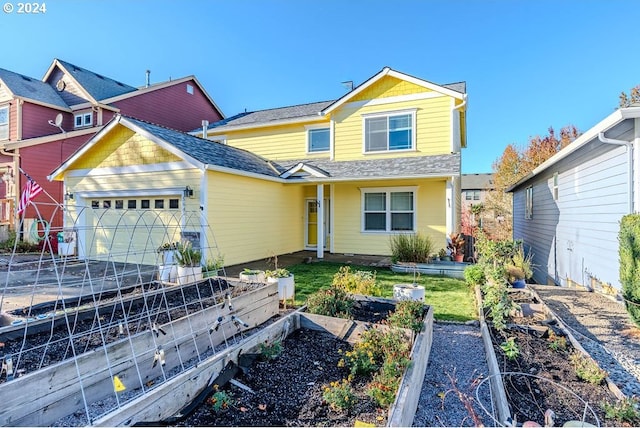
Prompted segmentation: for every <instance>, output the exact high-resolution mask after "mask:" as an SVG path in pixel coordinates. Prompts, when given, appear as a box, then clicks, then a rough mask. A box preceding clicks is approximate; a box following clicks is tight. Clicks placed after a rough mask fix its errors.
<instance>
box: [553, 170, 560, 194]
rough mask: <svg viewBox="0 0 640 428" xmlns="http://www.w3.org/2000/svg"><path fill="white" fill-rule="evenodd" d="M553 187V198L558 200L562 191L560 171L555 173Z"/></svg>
mask: <svg viewBox="0 0 640 428" xmlns="http://www.w3.org/2000/svg"><path fill="white" fill-rule="evenodd" d="M552 180H553V181H552V187H553V200H554V201H557V200H558V197H559V196H560V193H559V191H558V182H559V178H558V173H557V172H556V173H554V174H553V178H552Z"/></svg>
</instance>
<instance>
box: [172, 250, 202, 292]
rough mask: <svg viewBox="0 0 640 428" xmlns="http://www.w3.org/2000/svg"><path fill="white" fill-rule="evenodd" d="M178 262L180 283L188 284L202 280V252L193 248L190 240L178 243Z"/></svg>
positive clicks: (178, 279) (178, 280)
mask: <svg viewBox="0 0 640 428" xmlns="http://www.w3.org/2000/svg"><path fill="white" fill-rule="evenodd" d="M175 256H176V261H177V262H178V276H177V282H178V284H188V283H191V282H196V281H200V280H202V266H201V265H200V263H201V261H202V253H201V252H200V251H199V250H196V249H195V248H193V245H192V244H191V242H190V241H187V242H184V243H182V242H181V243H178V244H177V248H176V254H175Z"/></svg>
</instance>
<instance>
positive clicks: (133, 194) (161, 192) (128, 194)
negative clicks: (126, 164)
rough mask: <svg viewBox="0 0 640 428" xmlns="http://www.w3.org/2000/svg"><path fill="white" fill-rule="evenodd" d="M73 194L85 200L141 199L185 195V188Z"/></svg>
mask: <svg viewBox="0 0 640 428" xmlns="http://www.w3.org/2000/svg"><path fill="white" fill-rule="evenodd" d="M73 194H74V195H78V196H79V197H81V198H84V199H97V198H139V197H144V196H169V195H183V194H184V187H165V188H164V189H118V190H115V189H112V190H80V191H75V192H73ZM183 205H184V204H183ZM167 209H168V208H167Z"/></svg>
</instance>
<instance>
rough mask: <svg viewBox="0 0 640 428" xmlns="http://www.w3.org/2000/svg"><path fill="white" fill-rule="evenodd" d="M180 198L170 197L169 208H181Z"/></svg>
mask: <svg viewBox="0 0 640 428" xmlns="http://www.w3.org/2000/svg"><path fill="white" fill-rule="evenodd" d="M179 201H180V199H169V208H170V209H172V210H177V209H178V208H180V202H179Z"/></svg>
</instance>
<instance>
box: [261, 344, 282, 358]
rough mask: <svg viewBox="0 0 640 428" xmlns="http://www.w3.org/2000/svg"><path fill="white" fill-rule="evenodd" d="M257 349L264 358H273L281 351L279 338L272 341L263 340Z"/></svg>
mask: <svg viewBox="0 0 640 428" xmlns="http://www.w3.org/2000/svg"><path fill="white" fill-rule="evenodd" d="M258 351H259V352H260V355H261V356H262V358H264V359H265V360H275V359H276V358H278V356H279V355H280V354H281V353H282V342H281V341H279V340H276V341H274V342H273V343H268V342H266V341H265V342H264V343H261V344H260V345H259V346H258Z"/></svg>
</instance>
